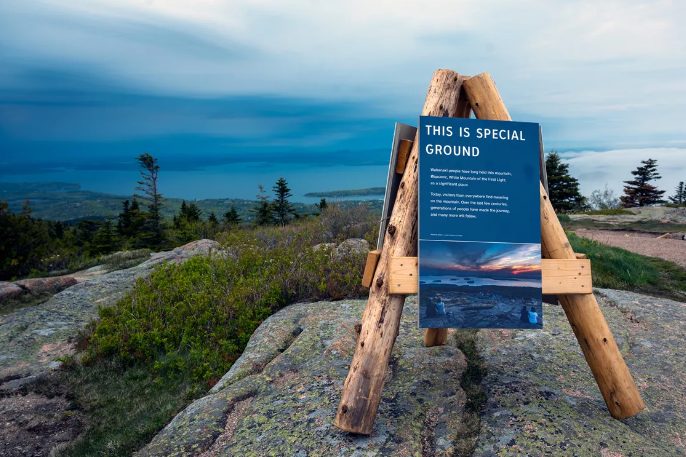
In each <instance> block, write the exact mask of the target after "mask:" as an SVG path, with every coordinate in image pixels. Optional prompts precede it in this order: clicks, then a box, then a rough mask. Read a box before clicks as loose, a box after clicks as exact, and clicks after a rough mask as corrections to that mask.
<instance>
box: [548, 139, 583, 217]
mask: <svg viewBox="0 0 686 457" xmlns="http://www.w3.org/2000/svg"><path fill="white" fill-rule="evenodd" d="M545 169H546V173H547V174H548V197H549V198H550V203H552V205H553V208H555V210H556V211H560V212H563V213H566V212H569V211H579V210H582V209H584V207H585V206H586V199H585V198H584V197H583V196H582V195H581V193H580V192H579V181H578V180H577V179H576V178H574V177H572V176H570V174H569V165H567V164H566V163H562V159H561V158H560V155H559V154H558V153H557V152H555V151H551V152H550V153H549V154H548V156H547V157H546V159H545Z"/></svg>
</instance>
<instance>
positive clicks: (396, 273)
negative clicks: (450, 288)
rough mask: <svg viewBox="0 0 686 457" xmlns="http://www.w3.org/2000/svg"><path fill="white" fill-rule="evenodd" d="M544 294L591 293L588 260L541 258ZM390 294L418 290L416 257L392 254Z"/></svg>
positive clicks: (591, 284) (415, 291) (408, 293)
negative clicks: (394, 255) (393, 255)
mask: <svg viewBox="0 0 686 457" xmlns="http://www.w3.org/2000/svg"><path fill="white" fill-rule="evenodd" d="M541 277H542V288H543V293H544V294H551V295H556V294H591V293H593V282H592V281H593V280H592V277H591V261H590V260H588V259H542V260H541ZM389 278H390V284H389V291H390V293H391V294H405V295H411V294H416V293H417V292H418V291H419V283H418V280H419V268H418V266H417V257H394V258H392V259H391V264H390V266H389Z"/></svg>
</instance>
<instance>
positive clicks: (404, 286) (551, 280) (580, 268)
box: [388, 257, 593, 339]
mask: <svg viewBox="0 0 686 457" xmlns="http://www.w3.org/2000/svg"><path fill="white" fill-rule="evenodd" d="M389 278H390V284H389V286H388V288H389V291H390V293H391V294H404V295H411V294H416V293H417V292H418V291H419V283H418V280H419V269H418V267H417V257H394V258H392V259H391V264H390V266H389ZM541 278H542V289H543V293H544V294H551V295H557V294H591V293H593V283H592V277H591V261H590V260H588V259H542V260H541ZM425 339H428V338H425Z"/></svg>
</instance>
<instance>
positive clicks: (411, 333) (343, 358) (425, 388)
mask: <svg viewBox="0 0 686 457" xmlns="http://www.w3.org/2000/svg"><path fill="white" fill-rule="evenodd" d="M364 304H365V302H363V301H353V302H333V303H332V302H318V303H309V304H298V305H292V306H289V307H287V308H285V309H283V310H282V311H279V312H278V313H276V314H275V315H273V316H272V317H270V318H269V319H267V320H266V321H265V322H264V323H263V324H262V325H261V326H260V328H259V329H258V330H257V331H256V332H255V334H254V335H253V337H252V338H251V340H250V343H249V344H248V347H247V348H246V350H245V352H244V353H243V355H242V356H241V358H240V359H239V360H238V361H237V362H236V363H235V364H234V365H233V367H232V368H231V370H230V371H229V372H228V373H227V374H226V376H224V377H223V378H222V379H221V381H219V383H218V384H217V385H216V386H215V387H214V388H213V389H212V390H211V392H210V393H209V395H207V396H206V397H204V398H201V399H200V400H197V401H196V402H194V403H192V404H191V405H190V406H188V407H187V408H186V409H185V410H184V411H183V412H181V413H180V414H179V415H178V416H177V417H176V418H175V419H174V420H173V421H172V422H171V423H170V424H169V425H168V426H167V427H166V428H165V429H164V430H162V431H161V432H160V433H159V434H158V435H157V436H156V437H155V438H154V439H153V440H152V442H151V443H150V444H149V445H148V446H146V447H145V448H144V449H142V450H141V451H140V452H139V456H181V455H198V456H227V455H242V456H263V455H284V456H336V455H341V456H348V455H360V456H361V455H389V456H391V455H392V456H414V455H436V456H441V455H454V454H455V453H456V452H457V450H458V448H459V446H460V445H461V442H460V439H459V436H460V431H461V430H462V427H463V425H462V420H461V419H462V411H463V407H464V404H465V394H464V392H463V391H462V389H461V388H460V378H461V376H462V373H463V371H464V369H465V366H466V365H465V358H464V356H463V355H462V353H461V352H460V351H459V350H458V349H457V348H455V347H454V346H444V347H435V348H428V349H427V348H424V347H422V345H421V341H422V338H421V332H420V330H419V329H418V328H417V306H416V303H415V301H413V300H410V301H408V303H407V305H406V306H405V310H404V313H403V318H402V322H401V328H400V335H399V337H398V340H397V342H396V345H395V349H394V352H393V356H392V358H391V366H390V370H389V374H388V379H387V381H386V387H385V389H384V395H383V400H382V402H381V405H380V408H379V416H378V419H377V422H376V426H375V431H374V434H373V435H372V436H369V437H364V436H355V435H351V434H348V433H343V432H341V431H339V430H338V429H336V428H335V427H334V426H333V425H332V419H333V417H334V414H335V412H336V406H337V403H338V399H339V394H340V390H341V387H342V385H343V381H344V380H345V376H346V374H347V372H348V365H349V363H350V359H351V357H352V353H353V351H354V348H355V341H356V338H357V334H356V332H355V323H356V322H358V321H359V319H360V316H361V314H362V311H363V308H364Z"/></svg>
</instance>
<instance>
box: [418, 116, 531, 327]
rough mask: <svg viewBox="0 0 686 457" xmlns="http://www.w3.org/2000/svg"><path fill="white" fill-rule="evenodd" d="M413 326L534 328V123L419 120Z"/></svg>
mask: <svg viewBox="0 0 686 457" xmlns="http://www.w3.org/2000/svg"><path fill="white" fill-rule="evenodd" d="M419 132H420V134H419V228H418V230H419V304H420V306H419V324H420V327H425V328H447V327H456V328H541V327H542V322H543V321H542V307H541V225H540V203H539V182H540V174H539V157H538V156H539V141H540V127H539V125H538V124H534V123H528V122H503V121H483V120H477V119H460V118H448V117H424V116H423V117H421V118H420V123H419Z"/></svg>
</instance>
